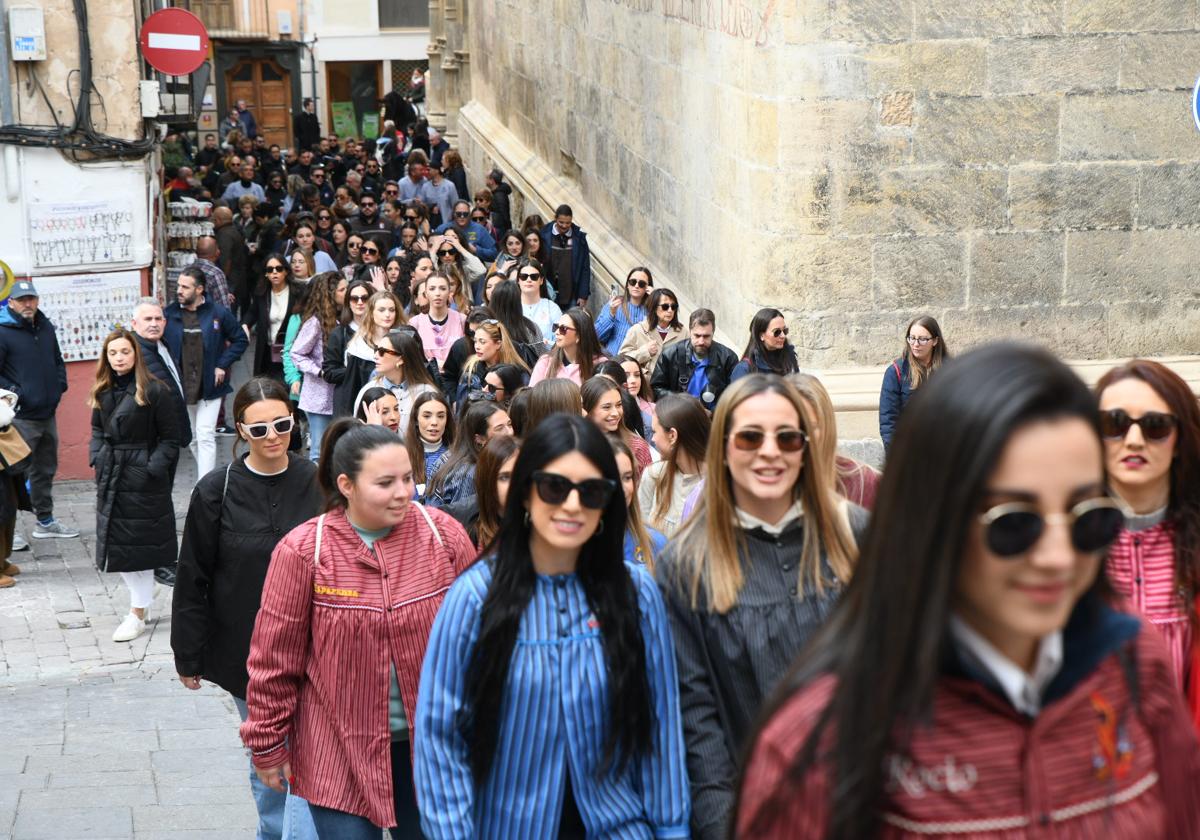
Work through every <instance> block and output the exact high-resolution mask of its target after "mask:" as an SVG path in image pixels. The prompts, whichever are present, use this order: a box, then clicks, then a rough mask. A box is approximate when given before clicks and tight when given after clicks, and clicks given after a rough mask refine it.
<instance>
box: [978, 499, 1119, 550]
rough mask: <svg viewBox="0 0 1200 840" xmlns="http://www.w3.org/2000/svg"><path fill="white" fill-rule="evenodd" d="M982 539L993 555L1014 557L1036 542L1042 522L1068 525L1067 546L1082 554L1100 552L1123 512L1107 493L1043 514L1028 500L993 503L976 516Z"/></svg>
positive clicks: (1113, 536)
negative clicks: (1071, 506)
mask: <svg viewBox="0 0 1200 840" xmlns="http://www.w3.org/2000/svg"><path fill="white" fill-rule="evenodd" d="M979 522H980V524H981V525H983V529H984V530H983V541H984V544H985V545H986V546H987V547H988V550H989V551H991V552H992V553H993V554H995V555H996V556H997V557H1004V558H1010V557H1017V556H1019V555H1021V554H1024V553H1025V552H1027V551H1029V549H1031V548H1033V547H1034V546H1035V545H1037V542H1038V540H1040V539H1041V538H1042V534H1043V532H1045V530H1046V525H1047V524H1050V525H1058V524H1064V525H1066V526H1068V528H1070V532H1071V545H1072V546H1074V548H1075V550H1076V551H1078V552H1080V553H1082V554H1094V553H1096V552H1097V551H1103V550H1104V549H1105V548H1107V547H1108V546H1109V545H1111V544H1112V542H1113V540H1115V539H1116V538H1117V534H1119V533H1120V532H1121V529H1122V528H1123V527H1125V512H1124V511H1123V510H1121V506H1120V505H1119V504H1118V503H1117V501H1116V500H1115V499H1113V498H1111V497H1109V496H1099V497H1097V498H1095V499H1088V500H1086V501H1083V502H1080V503H1079V504H1077V505H1075V507H1073V508H1071V510H1070V511H1068V512H1067V513H1049V514H1043V513H1042V512H1041V511H1039V510H1038V508H1037V506H1036V505H1034V504H1031V503H1030V502H1009V503H1007V504H1003V505H997V506H996V507H994V508H992V509H991V510H989V511H987V512H986V513H982V514H980V515H979Z"/></svg>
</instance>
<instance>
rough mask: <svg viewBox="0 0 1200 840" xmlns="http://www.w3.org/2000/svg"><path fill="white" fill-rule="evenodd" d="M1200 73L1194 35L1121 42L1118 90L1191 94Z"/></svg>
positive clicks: (1199, 54) (1151, 36) (1198, 41)
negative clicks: (1172, 91)
mask: <svg viewBox="0 0 1200 840" xmlns="http://www.w3.org/2000/svg"><path fill="white" fill-rule="evenodd" d="M1197 73H1200V35H1198V34H1197V33H1195V32H1186V33H1169V34H1159V33H1153V34H1149V33H1147V34H1140V35H1127V36H1125V37H1124V38H1122V39H1121V87H1122V88H1127V89H1131V90H1145V89H1152V88H1158V89H1164V90H1183V89H1188V90H1190V89H1191V87H1192V85H1194V84H1195V83H1196V75H1197Z"/></svg>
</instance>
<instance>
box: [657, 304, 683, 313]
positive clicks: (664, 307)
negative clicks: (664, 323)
mask: <svg viewBox="0 0 1200 840" xmlns="http://www.w3.org/2000/svg"><path fill="white" fill-rule="evenodd" d="M658 308H659V309H661V310H662V311H663V312H674V311H675V310H676V309H678V308H679V307H678V305H677V304H674V303H660V304H659V305H658Z"/></svg>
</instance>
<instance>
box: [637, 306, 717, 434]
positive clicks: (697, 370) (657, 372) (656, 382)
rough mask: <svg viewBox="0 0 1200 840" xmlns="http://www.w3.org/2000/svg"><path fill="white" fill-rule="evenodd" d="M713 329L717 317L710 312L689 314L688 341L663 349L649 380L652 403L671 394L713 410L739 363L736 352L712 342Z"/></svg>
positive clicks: (697, 311) (678, 342)
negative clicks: (681, 396) (683, 396)
mask: <svg viewBox="0 0 1200 840" xmlns="http://www.w3.org/2000/svg"><path fill="white" fill-rule="evenodd" d="M716 328H717V316H716V315H714V314H713V312H712V310H711V309H697V310H695V311H694V312H692V315H691V317H690V318H688V340H687V341H676V342H675V343H673V344H668V345H667V346H666V347H664V348H663V351H662V355H661V356H660V357H659V360H658V366H657V367H656V368H654V374H653V375H652V376H651V377H650V385H651V387H652V388H653V389H654V399H655V401H658V400H661V399H662V398H663V397H664V396H666V395H667V394H671V393H675V394H691V395H692V396H693V397H696V398H697V399H699V400H700V402H701V403H703V404H704V407H705V408H706V409H708V410H709V411H712V410H713V408H714V407H715V406H716V404H717V400H719V399H721V394H723V393H724V392H725V389H726V388H728V387H729V380H730V376H731V375H732V374H733V369H734V368H735V367H737V363H738V357H737V353H735V352H733V350H731V349H729V348H728V347H726V346H725V345H724V344H720V343H719V342H716V341H714V340H713V333H714V332H716Z"/></svg>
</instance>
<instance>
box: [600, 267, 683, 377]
mask: <svg viewBox="0 0 1200 840" xmlns="http://www.w3.org/2000/svg"><path fill="white" fill-rule="evenodd" d="M653 292H654V275H653V274H652V273H651V272H650V269H649V268H648V267H646V266H644V265H639V266H634V267H633V268H631V269H630V270H629V274H627V275H626V276H625V286H624V288H622V290H621V293H620V294H619V295H614V296H613V298H612V299H611V300H609V302H608V303H607V304H606V305H605V306H602V307H600V312H599V314H598V315H597V316H596V335H598V336H599V337H600V340H601V341H602V342H604V352H605V353H607V354H608V356H609V358H614V357H616V356H617V355H618V354H619V353H620V352H621V342H623V341H624V340H625V334H626V333H628V332H629V329H630V327H632V326H633V325H634V324H637V323H639V322H641V321H645V320H646V303H647V300H646V299H647V298H648V297H649V296H650V295H651V294H652V293H653ZM676 315H678V313H676Z"/></svg>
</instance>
